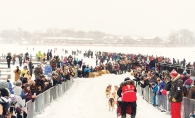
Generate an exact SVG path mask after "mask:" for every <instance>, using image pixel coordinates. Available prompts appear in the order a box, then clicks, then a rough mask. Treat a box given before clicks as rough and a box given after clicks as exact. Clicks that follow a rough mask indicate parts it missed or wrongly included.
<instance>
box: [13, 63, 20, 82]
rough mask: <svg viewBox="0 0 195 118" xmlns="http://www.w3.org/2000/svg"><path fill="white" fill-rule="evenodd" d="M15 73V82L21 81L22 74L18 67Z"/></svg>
mask: <svg viewBox="0 0 195 118" xmlns="http://www.w3.org/2000/svg"><path fill="white" fill-rule="evenodd" d="M14 73H15V81H18V80H19V79H20V73H21V70H20V69H19V67H18V66H17V67H16V70H14Z"/></svg>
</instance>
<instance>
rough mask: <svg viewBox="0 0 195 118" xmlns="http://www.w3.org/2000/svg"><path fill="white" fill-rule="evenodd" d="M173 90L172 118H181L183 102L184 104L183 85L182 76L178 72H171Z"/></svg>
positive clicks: (170, 96)
mask: <svg viewBox="0 0 195 118" xmlns="http://www.w3.org/2000/svg"><path fill="white" fill-rule="evenodd" d="M170 75H171V81H172V83H171V90H170V94H169V101H170V102H171V116H172V118H181V112H180V109H181V102H182V98H183V96H182V85H183V82H182V80H181V79H180V74H178V73H177V71H175V70H172V71H171V74H170Z"/></svg>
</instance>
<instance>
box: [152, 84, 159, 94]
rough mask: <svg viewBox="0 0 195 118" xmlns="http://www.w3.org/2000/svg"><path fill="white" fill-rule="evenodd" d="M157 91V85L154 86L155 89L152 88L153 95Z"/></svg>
mask: <svg viewBox="0 0 195 118" xmlns="http://www.w3.org/2000/svg"><path fill="white" fill-rule="evenodd" d="M157 91H158V85H157V84H156V85H155V87H154V88H153V93H154V95H156V93H157Z"/></svg>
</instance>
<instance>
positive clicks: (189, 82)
mask: <svg viewBox="0 0 195 118" xmlns="http://www.w3.org/2000/svg"><path fill="white" fill-rule="evenodd" d="M192 82H193V80H192V79H190V78H188V79H187V80H186V81H185V82H184V85H191V84H192Z"/></svg>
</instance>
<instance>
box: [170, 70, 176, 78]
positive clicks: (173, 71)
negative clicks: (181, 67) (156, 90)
mask: <svg viewBox="0 0 195 118" xmlns="http://www.w3.org/2000/svg"><path fill="white" fill-rule="evenodd" d="M170 74H171V75H172V76H174V77H176V76H177V75H178V73H177V71H176V70H175V69H173V70H172V71H171V73H170Z"/></svg>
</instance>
